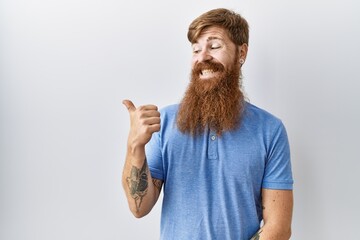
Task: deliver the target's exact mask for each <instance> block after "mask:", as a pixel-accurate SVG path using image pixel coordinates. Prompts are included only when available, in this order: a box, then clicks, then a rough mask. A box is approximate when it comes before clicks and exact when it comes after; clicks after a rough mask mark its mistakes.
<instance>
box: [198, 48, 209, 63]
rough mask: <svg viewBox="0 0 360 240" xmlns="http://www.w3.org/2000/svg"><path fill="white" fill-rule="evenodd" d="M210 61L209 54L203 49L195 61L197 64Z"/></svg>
mask: <svg viewBox="0 0 360 240" xmlns="http://www.w3.org/2000/svg"><path fill="white" fill-rule="evenodd" d="M211 59H212V56H211V55H210V54H209V52H208V50H207V49H204V50H202V51H201V52H200V53H199V54H198V58H197V61H198V62H205V61H209V60H211Z"/></svg>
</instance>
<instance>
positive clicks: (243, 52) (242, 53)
mask: <svg viewBox="0 0 360 240" xmlns="http://www.w3.org/2000/svg"><path fill="white" fill-rule="evenodd" d="M238 50H239V62H241V64H244V62H245V60H246V56H247V52H248V45H247V44H246V43H243V44H242V45H240V46H238Z"/></svg>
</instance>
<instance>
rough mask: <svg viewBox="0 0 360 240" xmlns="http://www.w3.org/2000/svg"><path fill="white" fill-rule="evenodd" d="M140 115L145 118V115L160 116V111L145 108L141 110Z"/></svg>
mask: <svg viewBox="0 0 360 240" xmlns="http://www.w3.org/2000/svg"><path fill="white" fill-rule="evenodd" d="M140 117H142V118H147V117H160V112H159V111H156V110H146V111H143V112H141V115H140Z"/></svg>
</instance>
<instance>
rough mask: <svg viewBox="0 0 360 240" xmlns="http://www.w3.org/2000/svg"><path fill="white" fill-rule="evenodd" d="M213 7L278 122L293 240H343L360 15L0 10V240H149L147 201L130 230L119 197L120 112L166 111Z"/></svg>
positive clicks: (353, 160) (305, 9) (359, 176)
mask: <svg viewBox="0 0 360 240" xmlns="http://www.w3.org/2000/svg"><path fill="white" fill-rule="evenodd" d="M217 7H226V8H230V9H233V10H235V11H237V12H239V13H241V14H242V15H243V16H244V17H245V18H246V19H247V20H248V22H249V24H250V46H249V54H248V58H247V61H246V63H245V65H244V70H243V74H244V77H245V78H244V86H245V90H246V92H247V95H248V98H249V99H250V101H251V102H252V103H253V104H255V105H257V106H259V107H261V108H264V109H266V110H268V111H270V112H272V113H273V114H275V115H276V116H278V117H279V118H281V119H282V120H283V122H284V123H285V125H286V127H287V130H288V134H289V139H290V143H291V149H292V162H293V172H294V178H295V185H294V187H295V190H294V191H295V209H294V218H293V237H292V239H295V240H299V239H300V240H312V239H326V240H339V239H356V238H357V236H358V233H357V227H358V226H359V219H358V216H359V215H360V212H359V206H358V205H359V203H360V193H359V190H358V185H359V181H360V173H359V170H360V169H359V165H360V164H359V160H360V158H359V148H360V144H359V142H360V140H359V138H360V127H359V122H360V101H359V96H358V94H359V90H360V83H359V82H360V62H359V56H360V47H359V44H360V27H359V26H360V25H359V23H360V3H359V2H358V1H356V0H353V1H351V0H337V1H331V0H329V1H325V0H323V1H310V0H294V1H280V0H275V1H265V0H261V1H254V0H252V1H250V0H248V1H245V0H244V1H222V2H220V1H215V0H213V1H190V0H186V1H165V0H163V1H145V0H143V1H122V0H120V1H119V0H116V1H115V0H102V1H95V0H62V1H59V0H58V1H55V0H31V1H29V0H1V1H0V80H1V81H0V114H1V115H0V159H1V161H0V239H2V240H49V239H51V240H64V239H70V240H79V239H84V240H85V239H86V240H100V239H109V240H115V239H158V236H159V221H160V208H161V205H160V202H159V204H158V205H157V206H156V207H155V208H154V209H153V211H152V212H151V213H150V215H148V216H146V217H145V218H143V219H140V220H138V219H135V218H134V217H133V216H132V215H131V213H130V211H129V210H128V207H127V202H126V199H125V197H124V194H123V190H122V186H121V172H122V167H123V163H124V156H125V148H126V138H127V133H128V129H129V119H128V113H127V110H126V109H125V107H124V106H123V105H122V104H121V101H122V100H123V99H125V98H130V99H132V100H133V101H134V103H135V104H136V105H140V104H148V103H153V104H157V105H158V106H159V107H164V106H165V105H168V104H172V103H176V102H179V101H180V99H181V98H182V96H183V93H184V91H185V88H186V86H187V84H188V79H189V73H190V57H191V48H190V44H189V43H188V42H187V38H186V33H187V27H188V25H189V24H190V22H191V21H192V20H193V19H194V18H195V17H197V16H198V15H200V14H201V13H203V12H205V11H207V10H210V9H212V8H217Z"/></svg>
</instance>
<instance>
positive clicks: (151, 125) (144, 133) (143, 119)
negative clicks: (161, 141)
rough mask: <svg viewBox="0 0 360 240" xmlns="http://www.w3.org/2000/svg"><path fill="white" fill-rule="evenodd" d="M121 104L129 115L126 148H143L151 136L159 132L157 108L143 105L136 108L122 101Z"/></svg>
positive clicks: (130, 103) (128, 102)
mask: <svg viewBox="0 0 360 240" xmlns="http://www.w3.org/2000/svg"><path fill="white" fill-rule="evenodd" d="M123 104H124V105H125V106H126V108H127V109H128V111H129V115H130V133H129V137H128V146H131V147H132V148H136V147H144V146H145V145H146V144H147V143H148V142H149V141H150V139H151V136H152V134H153V133H154V132H158V131H159V130H160V112H159V111H158V107H157V106H155V105H144V106H140V107H138V108H136V107H135V105H134V104H133V103H132V102H131V101H130V100H124V101H123Z"/></svg>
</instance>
